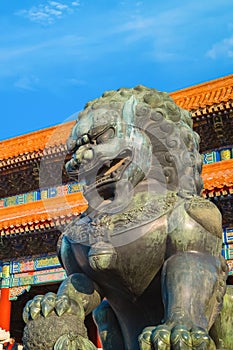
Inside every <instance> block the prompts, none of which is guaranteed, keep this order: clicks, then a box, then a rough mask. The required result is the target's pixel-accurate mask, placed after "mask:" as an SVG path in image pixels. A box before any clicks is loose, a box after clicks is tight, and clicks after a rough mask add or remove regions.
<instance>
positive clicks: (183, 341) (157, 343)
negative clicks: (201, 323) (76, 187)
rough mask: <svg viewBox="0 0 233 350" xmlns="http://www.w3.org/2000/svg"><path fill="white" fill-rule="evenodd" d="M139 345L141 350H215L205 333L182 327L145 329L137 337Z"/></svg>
mask: <svg viewBox="0 0 233 350" xmlns="http://www.w3.org/2000/svg"><path fill="white" fill-rule="evenodd" d="M139 344H140V349H141V350H152V349H153V350H170V349H173V350H216V347H215V345H214V342H213V340H212V339H211V338H210V336H209V335H208V333H207V331H205V330H204V329H202V328H201V327H194V328H192V329H191V330H190V329H189V328H187V327H185V326H183V325H176V326H175V327H168V326H167V325H160V326H157V327H153V328H152V327H147V328H145V329H144V331H143V332H142V334H141V335H140V336H139Z"/></svg>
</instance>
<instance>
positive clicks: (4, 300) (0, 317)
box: [0, 288, 11, 331]
mask: <svg viewBox="0 0 233 350" xmlns="http://www.w3.org/2000/svg"><path fill="white" fill-rule="evenodd" d="M9 291H10V290H9V288H2V289H1V297H0V327H1V328H2V329H5V330H6V331H9V330H10V320H11V301H10V300H9Z"/></svg>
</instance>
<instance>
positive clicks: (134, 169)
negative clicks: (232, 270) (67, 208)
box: [24, 85, 227, 350]
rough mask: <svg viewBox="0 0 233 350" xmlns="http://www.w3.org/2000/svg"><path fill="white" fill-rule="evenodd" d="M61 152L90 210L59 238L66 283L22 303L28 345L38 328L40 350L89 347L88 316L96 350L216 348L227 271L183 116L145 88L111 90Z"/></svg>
mask: <svg viewBox="0 0 233 350" xmlns="http://www.w3.org/2000/svg"><path fill="white" fill-rule="evenodd" d="M67 147H68V150H69V152H70V153H71V154H72V158H71V159H70V161H68V163H67V164H66V169H67V172H68V173H69V175H70V176H71V177H72V178H73V179H75V180H76V181H85V186H84V196H85V197H86V199H87V200H88V204H89V207H88V209H87V211H86V212H84V213H83V214H82V215H81V216H80V217H79V218H77V219H75V220H74V221H73V222H72V223H71V224H69V225H68V227H67V228H66V230H65V232H64V233H63V234H62V236H61V238H60V240H59V244H58V254H59V257H60V260H61V263H62V265H63V267H64V268H65V270H66V272H67V275H68V277H67V279H66V280H65V281H64V282H63V283H62V284H61V286H60V288H59V290H58V293H57V294H56V295H55V294H53V293H50V294H49V295H48V294H47V295H45V296H39V297H37V299H34V300H32V301H30V302H29V303H28V304H27V305H26V307H25V310H24V319H25V322H26V323H27V325H26V328H25V332H24V347H25V349H26V350H35V349H45V347H44V348H43V346H42V347H39V345H38V343H40V340H39V339H40V330H41V329H42V328H43V331H41V332H42V333H43V334H44V335H43V336H44V337H45V338H46V339H47V343H46V349H53V348H54V349H55V350H65V349H67V350H68V349H82V350H84V349H85V350H87V349H95V347H94V345H93V344H92V343H91V341H90V340H88V338H87V333H86V329H85V327H84V324H83V321H84V318H85V315H87V314H89V313H90V312H93V315H94V319H95V322H96V324H97V326H98V330H99V334H100V337H101V341H102V345H103V349H104V350H110V349H114V350H164V349H165V350H168V349H173V350H179V349H180V350H185V349H193V350H194V349H195V350H201V349H202V350H204V349H206V350H207V349H208V350H214V349H216V345H215V343H214V341H213V339H212V338H211V336H210V335H209V330H210V328H211V327H212V325H213V324H214V321H215V319H216V317H217V315H218V314H219V312H220V310H221V307H222V301H223V296H224V293H225V290H226V278H227V267H226V263H225V260H224V259H223V258H222V256H221V244H222V226H221V215H220V213H219V211H218V209H217V208H216V207H215V206H214V204H212V203H211V202H210V201H208V200H205V199H203V198H202V197H201V191H202V187H203V183H202V179H201V175H200V174H201V169H202V158H201V156H200V154H199V136H198V135H197V134H196V133H195V132H194V131H193V130H192V119H191V115H190V114H189V112H187V111H185V110H182V109H181V108H179V107H178V106H177V105H176V104H175V103H174V101H173V100H172V99H171V97H170V96H169V95H168V94H167V93H164V92H159V91H157V90H156V89H150V88H146V87H144V86H141V85H140V86H136V87H135V88H133V89H127V88H121V89H119V90H117V91H108V92H105V93H104V94H103V96H102V97H100V98H98V99H96V100H94V101H91V102H89V103H88V104H87V105H86V107H85V109H84V110H83V111H82V112H81V113H80V114H79V117H78V120H77V122H76V124H75V126H74V127H73V130H72V133H71V135H70V137H69V139H68V141H67ZM36 322H37V323H36ZM46 322H47V323H48V324H51V322H52V324H53V327H54V329H55V331H54V332H57V339H54V335H53V337H50V338H51V339H52V341H50V340H49V335H48V334H47V335H46V327H47V326H46ZM62 322H63V324H64V326H62ZM68 324H70V326H69V327H70V331H68V330H67V325H68ZM77 325H78V326H77Z"/></svg>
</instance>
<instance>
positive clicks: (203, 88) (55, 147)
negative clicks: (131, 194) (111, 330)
mask: <svg viewBox="0 0 233 350" xmlns="http://www.w3.org/2000/svg"><path fill="white" fill-rule="evenodd" d="M170 95H171V97H172V98H173V99H174V101H175V102H176V103H177V104H178V105H179V106H180V107H182V108H184V109H187V110H189V111H190V112H191V114H192V118H193V125H194V130H195V131H196V132H197V133H198V134H199V135H200V137H201V143H200V151H201V153H202V155H203V161H204V165H203V172H202V177H203V180H204V190H203V196H204V197H205V198H208V199H209V200H210V201H212V202H214V203H215V204H216V205H217V207H218V208H219V210H220V211H221V213H222V216H223V249H222V254H223V256H224V257H225V258H226V260H227V263H228V266H229V278H228V283H229V284H231V283H232V278H233V75H229V76H226V77H223V78H219V79H216V80H212V81H208V82H206V83H203V84H199V85H196V86H191V87H189V88H185V89H182V90H179V91H175V92H172V93H170ZM74 123H75V121H72V122H68V123H64V124H61V125H57V126H54V127H50V128H46V129H43V130H38V131H36V132H32V133H29V134H26V135H22V136H19V137H14V138H11V139H8V140H5V141H1V142H0V327H1V328H3V329H6V330H10V332H11V334H12V335H13V336H15V337H16V339H18V340H20V339H21V338H22V333H23V328H24V322H23V320H22V310H23V307H24V305H25V303H26V302H27V301H28V300H30V299H32V298H33V297H34V296H35V295H37V294H45V293H47V292H48V291H53V292H56V291H57V289H58V287H59V284H60V282H61V281H62V280H63V279H64V278H65V276H66V274H65V271H64V270H63V269H62V267H61V265H60V263H59V260H58V258H57V256H56V244H57V240H58V238H59V236H60V234H61V232H62V231H63V230H64V227H65V226H66V225H67V224H68V223H69V222H71V220H72V219H73V218H75V217H76V216H77V215H79V214H80V213H81V212H83V211H84V210H85V209H86V208H87V205H88V204H87V202H86V200H85V198H84V197H83V195H82V183H76V182H73V181H71V179H69V178H68V176H67V174H66V172H65V171H64V163H65V161H66V160H68V159H69V155H68V154H67V151H66V139H67V138H68V135H69V133H70V130H71V128H72V126H73V125H74ZM231 276H232V277H231ZM87 327H88V329H89V332H90V338H91V339H92V341H93V342H95V343H96V345H98V346H99V347H100V345H99V344H98V341H97V336H96V331H95V326H94V323H93V321H92V318H91V316H90V317H89V318H88V319H87Z"/></svg>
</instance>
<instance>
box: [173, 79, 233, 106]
mask: <svg viewBox="0 0 233 350" xmlns="http://www.w3.org/2000/svg"><path fill="white" fill-rule="evenodd" d="M170 96H171V97H172V98H173V99H174V101H175V102H176V104H178V105H179V106H180V107H181V108H184V109H187V110H189V111H192V110H197V109H199V108H205V107H208V106H212V105H216V104H217V105H219V104H221V103H227V102H228V101H232V100H233V74H231V75H228V76H226V77H223V78H219V79H215V80H211V81H208V82H206V83H202V84H198V85H195V86H191V87H188V88H185V89H182V90H178V91H174V92H172V93H170ZM231 106H232V105H231Z"/></svg>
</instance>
